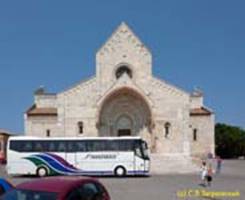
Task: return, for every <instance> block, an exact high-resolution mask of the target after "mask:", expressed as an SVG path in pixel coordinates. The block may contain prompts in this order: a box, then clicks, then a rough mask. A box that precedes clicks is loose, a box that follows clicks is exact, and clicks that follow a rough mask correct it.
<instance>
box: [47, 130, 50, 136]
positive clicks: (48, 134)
mask: <svg viewBox="0 0 245 200" xmlns="http://www.w3.org/2000/svg"><path fill="white" fill-rule="evenodd" d="M46 137H50V130H49V129H47V130H46Z"/></svg>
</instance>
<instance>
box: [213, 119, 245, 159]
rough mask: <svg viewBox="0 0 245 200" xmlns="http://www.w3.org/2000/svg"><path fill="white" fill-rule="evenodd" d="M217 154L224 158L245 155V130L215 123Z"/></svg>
mask: <svg viewBox="0 0 245 200" xmlns="http://www.w3.org/2000/svg"><path fill="white" fill-rule="evenodd" d="M215 143H216V149H215V151H216V154H217V155H219V156H221V157H223V158H238V157H239V156H245V130H243V129H241V128H239V127H236V126H230V125H227V124H220V123H217V124H216V125H215Z"/></svg>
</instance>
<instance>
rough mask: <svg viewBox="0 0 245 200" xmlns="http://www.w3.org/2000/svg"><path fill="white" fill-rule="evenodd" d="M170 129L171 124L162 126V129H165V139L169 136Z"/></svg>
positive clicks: (167, 123)
mask: <svg viewBox="0 0 245 200" xmlns="http://www.w3.org/2000/svg"><path fill="white" fill-rule="evenodd" d="M170 127H171V124H170V123H169V122H166V123H165V124H164V129H165V138H168V137H169V134H170Z"/></svg>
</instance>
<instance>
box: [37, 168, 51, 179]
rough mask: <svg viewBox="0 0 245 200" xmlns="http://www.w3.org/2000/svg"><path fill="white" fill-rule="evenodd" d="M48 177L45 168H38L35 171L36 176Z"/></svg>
mask: <svg viewBox="0 0 245 200" xmlns="http://www.w3.org/2000/svg"><path fill="white" fill-rule="evenodd" d="M47 175H48V170H47V169H46V168H45V167H39V168H38V169H37V176H39V177H44V176H47Z"/></svg>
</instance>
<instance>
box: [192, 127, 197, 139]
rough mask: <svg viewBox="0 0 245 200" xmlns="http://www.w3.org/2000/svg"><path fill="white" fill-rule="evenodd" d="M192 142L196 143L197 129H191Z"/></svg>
mask: <svg viewBox="0 0 245 200" xmlns="http://www.w3.org/2000/svg"><path fill="white" fill-rule="evenodd" d="M193 141H197V129H196V128H195V129H193Z"/></svg>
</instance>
